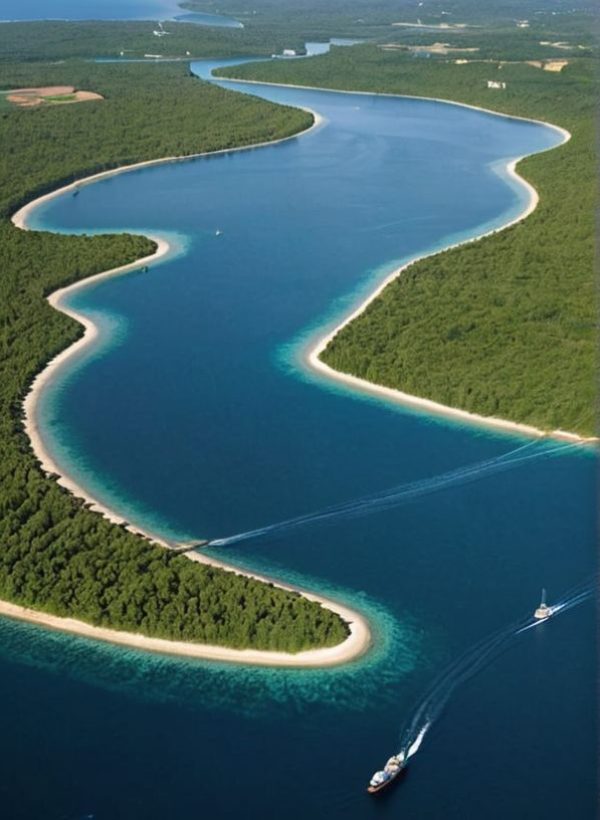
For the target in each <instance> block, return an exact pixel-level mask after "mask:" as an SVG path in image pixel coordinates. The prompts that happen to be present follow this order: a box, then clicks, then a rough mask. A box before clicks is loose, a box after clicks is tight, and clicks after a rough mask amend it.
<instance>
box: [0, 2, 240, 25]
mask: <svg viewBox="0 0 600 820" xmlns="http://www.w3.org/2000/svg"><path fill="white" fill-rule="evenodd" d="M0 20H2V21H7V20H12V21H17V20H20V21H24V20H180V21H181V22H184V23H197V24H198V25H205V26H219V27H221V26H222V27H226V28H240V27H242V24H241V23H239V22H238V21H237V20H233V19H232V18H231V17H224V16H223V15H219V14H204V13H200V12H198V13H195V12H189V11H187V10H186V9H182V8H181V6H180V5H179V4H178V3H177V2H176V0H102V2H101V3H94V5H93V10H89V5H88V4H87V3H86V2H85V0H50V2H49V0H3V2H2V4H0Z"/></svg>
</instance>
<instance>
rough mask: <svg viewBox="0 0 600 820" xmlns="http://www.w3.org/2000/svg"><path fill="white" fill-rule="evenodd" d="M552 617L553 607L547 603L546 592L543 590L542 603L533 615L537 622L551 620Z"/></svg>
mask: <svg viewBox="0 0 600 820" xmlns="http://www.w3.org/2000/svg"><path fill="white" fill-rule="evenodd" d="M551 615H552V607H550V606H548V604H547V603H546V590H545V589H543V590H542V600H541V601H540V605H539V606H538V608H537V609H536V610H535V612H534V613H533V617H534V618H535V619H536V621H545V620H546V618H549V617H550V616H551Z"/></svg>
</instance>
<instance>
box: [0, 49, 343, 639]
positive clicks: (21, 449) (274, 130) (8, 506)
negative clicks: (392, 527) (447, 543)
mask: <svg viewBox="0 0 600 820" xmlns="http://www.w3.org/2000/svg"><path fill="white" fill-rule="evenodd" d="M1 82H2V85H4V86H5V87H11V86H12V87H17V86H20V85H41V84H63V83H64V84H73V85H76V86H77V87H80V88H86V89H93V90H97V91H99V92H100V93H101V94H103V95H104V96H105V100H103V101H98V102H90V103H85V104H82V105H74V106H65V107H61V108H52V107H46V108H39V109H16V108H15V109H12V108H11V109H8V108H4V109H2V111H1V112H0V140H1V142H2V145H3V146H4V150H3V152H2V154H1V155H0V192H1V194H0V197H1V199H0V247H1V249H2V250H1V260H0V598H1V599H4V600H8V601H12V602H14V603H17V604H20V605H23V606H27V607H32V608H35V609H38V610H42V611H45V612H50V613H53V614H55V615H60V616H68V617H74V618H78V619H81V620H84V621H87V622H89V623H91V624H95V625H100V626H106V627H111V628H114V629H123V630H129V631H134V632H142V633H144V634H146V635H149V636H156V637H161V638H169V639H176V640H188V641H198V642H209V643H215V644H221V645H224V646H230V647H236V648H246V647H252V648H256V649H269V650H283V651H288V652H298V651H300V650H303V649H307V648H313V647H320V646H330V645H335V644H337V643H339V642H341V641H342V640H343V639H344V638H345V637H346V635H347V634H348V627H347V625H346V624H345V623H344V622H343V621H342V620H341V619H340V618H339V617H338V616H337V615H336V614H334V613H333V612H331V611H329V610H326V609H324V608H323V607H321V606H320V605H319V604H317V603H313V602H310V601H307V600H306V599H305V598H303V597H302V596H300V595H298V594H295V593H293V592H287V591H284V590H281V589H278V588H276V587H274V586H272V585H270V584H265V583H260V582H258V581H255V580H252V579H249V578H246V577H244V576H241V575H238V574H235V573H230V572H226V571H224V570H220V569H215V568H212V567H208V566H204V565H201V564H198V563H195V562H192V561H189V560H188V559H186V558H184V557H182V556H177V555H175V554H173V553H169V552H168V551H166V550H164V549H162V548H161V547H159V546H157V545H156V544H153V543H151V542H149V541H147V540H145V539H143V538H142V537H138V536H136V535H134V534H132V533H130V532H129V531H127V530H126V529H124V528H123V527H121V526H117V525H115V524H112V523H110V522H109V521H108V520H106V519H105V518H103V517H102V516H101V515H99V514H97V513H94V512H92V511H90V510H89V509H88V508H87V506H86V504H85V503H83V502H82V501H80V500H78V499H76V498H74V497H73V496H72V495H71V494H70V493H68V492H67V491H66V490H64V489H63V488H61V487H60V486H59V485H58V484H57V483H56V481H55V480H53V478H52V477H51V476H50V477H49V476H46V475H45V474H44V473H43V472H42V470H41V469H40V465H39V463H38V462H37V460H36V458H35V456H34V454H33V452H32V450H31V446H30V442H29V440H28V438H27V437H26V435H25V432H24V429H23V409H22V401H23V398H24V396H25V395H26V393H27V391H28V389H29V386H30V385H31V383H32V380H33V378H34V377H35V375H36V374H37V373H38V372H39V371H40V370H41V369H42V368H43V367H44V365H45V364H46V363H47V362H48V361H49V360H50V359H51V358H53V357H54V356H55V355H56V354H57V353H58V352H59V351H61V350H63V349H64V348H65V347H66V346H68V345H69V344H71V343H72V342H73V341H74V340H75V339H77V338H78V337H79V336H80V334H81V332H82V328H81V326H80V325H78V324H77V323H75V322H74V321H72V320H71V319H69V318H68V317H66V316H65V315H64V314H61V313H59V312H57V311H56V310H53V309H52V308H50V307H49V305H48V304H47V302H46V300H45V297H46V296H47V295H48V294H49V293H51V292H52V291H54V290H56V289H57V288H59V287H62V286H65V285H67V284H70V283H72V282H74V281H77V280H79V279H83V278H85V277H87V276H90V275H92V274H94V273H97V272H100V271H102V270H108V269H110V268H114V267H116V266H118V265H122V264H125V263H127V262H131V261H134V260H135V259H137V258H140V257H142V256H145V255H147V254H148V253H150V252H152V250H153V249H154V247H155V245H154V243H153V242H151V241H150V240H148V239H146V238H144V237H141V236H133V235H118V236H101V235H97V236H61V235H58V234H52V233H47V232H38V231H27V232H25V231H21V230H18V229H17V228H15V227H14V226H13V225H12V223H11V222H10V219H9V215H10V214H11V213H12V212H13V211H14V209H15V208H16V207H17V206H18V205H20V204H21V203H23V202H25V201H26V200H29V199H31V198H32V197H33V196H34V195H35V194H39V193H40V192H42V191H46V190H50V189H52V188H55V187H57V186H58V185H59V184H60V183H63V182H66V181H70V180H74V179H77V178H80V177H83V176H85V175H87V174H89V173H92V172H94V171H99V170H102V169H105V168H110V167H114V166H117V165H121V164H123V163H128V162H135V161H140V160H144V159H151V158H155V157H160V156H163V155H174V154H191V153H196V152H203V151H207V150H215V149H220V148H227V147H230V146H233V145H243V144H247V143H254V142H258V141H262V140H265V139H272V138H278V137H284V136H287V135H289V134H291V133H295V132H297V131H299V130H301V129H303V128H306V127H307V126H308V125H310V123H311V121H312V117H311V115H309V114H306V113H305V112H303V111H297V110H295V109H286V108H283V107H280V106H275V105H272V104H270V103H267V102H263V101H260V100H258V99H256V98H250V97H242V96H241V95H236V94H234V93H231V92H228V91H223V90H222V89H219V88H216V87H214V86H211V85H208V84H205V83H201V82H199V81H198V80H196V79H193V78H192V77H190V76H189V74H188V70H187V67H186V66H183V65H179V64H177V65H176V64H171V65H162V66H154V65H152V66H148V65H95V64H88V63H86V64H83V63H77V62H71V63H65V64H63V65H54V66H49V65H48V66H43V67H42V66H36V65H29V64H24V63H21V64H11V65H5V66H4V67H3V70H2V78H1Z"/></svg>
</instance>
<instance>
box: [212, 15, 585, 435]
mask: <svg viewBox="0 0 600 820" xmlns="http://www.w3.org/2000/svg"><path fill="white" fill-rule="evenodd" d="M540 36H543V35H539V34H538V35H537V40H536V33H535V32H533V31H527V32H526V33H525V35H521V34H517V33H516V32H515V31H514V30H513V32H511V33H510V35H504V36H502V35H501V34H496V35H495V36H494V38H493V42H492V38H491V35H490V33H489V32H487V33H486V32H482V33H479V32H477V31H474V33H472V34H470V35H469V38H468V39H466V38H464V37H462V36H461V37H457V36H454V37H452V35H451V34H448V33H445V34H444V40H449V41H450V43H451V46H452V47H457V48H459V49H460V47H462V46H468V47H470V48H475V49H477V48H478V49H479V51H478V52H477V53H476V54H474V53H473V52H468V53H466V54H464V53H460V52H459V53H456V54H452V55H451V56H448V54H446V55H440V54H439V53H435V52H427V50H425V51H419V52H418V53H415V52H411V51H408V50H407V49H406V48H405V47H404V46H402V45H400V44H398V43H396V44H393V47H387V48H382V47H381V46H377V45H362V46H354V47H353V48H352V49H344V48H334V49H332V52H331V53H330V54H329V55H325V56H321V57H315V58H311V59H310V60H304V61H290V62H284V61H277V62H273V63H255V64H251V65H245V66H236V67H234V68H229V69H226V70H221V71H220V72H219V73H220V74H221V75H223V76H230V77H233V76H235V77H237V78H241V79H251V80H259V81H267V82H279V83H290V84H297V85H306V86H316V87H324V88H335V89H342V90H356V91H371V92H381V93H393V94H408V95H417V96H424V97H434V98H442V99H447V100H453V101H458V102H463V103H467V104H470V105H476V106H482V107H485V108H488V109H493V110H495V111H498V112H502V113H506V114H514V115H518V116H523V117H529V118H533V119H539V120H544V121H546V122H550V123H554V124H556V125H559V126H562V127H563V128H565V129H567V130H568V131H569V132H570V133H571V135H572V138H571V140H570V141H569V142H567V143H565V144H564V145H561V146H560V147H558V148H555V149H553V150H552V151H549V152H547V153H543V154H538V155H536V156H533V157H530V158H527V159H526V160H524V161H522V162H521V163H519V173H520V174H521V175H522V176H523V177H524V178H526V179H527V180H528V181H529V182H530V183H531V184H532V185H533V186H534V187H535V188H536V189H537V191H538V193H539V195H540V202H539V204H538V207H537V209H536V210H535V212H534V213H533V214H532V215H530V216H529V217H528V218H527V219H526V220H525V221H524V222H522V223H519V224H517V225H514V226H513V227H511V228H508V229H506V230H504V231H502V232H500V233H498V234H496V235H493V236H488V237H486V238H484V239H482V240H480V241H478V242H475V243H471V244H468V245H464V246H462V247H460V248H457V249H453V250H448V251H446V252H443V253H440V254H437V255H436V256H433V257H430V258H428V259H423V260H421V261H419V262H416V263H415V264H413V265H412V266H410V267H409V268H408V269H407V270H405V271H404V272H403V273H402V274H401V276H400V277H399V278H398V279H396V280H395V281H394V282H392V283H391V284H390V285H388V287H387V288H386V289H385V290H384V291H383V293H382V294H381V295H380V296H379V297H378V298H377V299H376V300H375V301H374V302H372V303H371V304H370V305H369V306H368V308H367V309H366V310H365V311H364V312H363V313H362V314H361V315H360V316H358V317H357V318H356V319H354V320H353V321H352V322H351V323H349V324H348V325H346V326H345V327H344V328H343V329H342V330H341V331H340V332H339V333H338V334H337V335H336V336H335V338H334V339H333V340H332V341H331V342H330V344H329V346H328V347H327V348H326V350H325V351H324V352H323V353H322V354H321V357H322V359H323V360H324V361H325V363H326V364H328V365H330V366H331V367H333V368H334V369H336V370H338V371H341V372H344V373H348V374H351V375H355V376H358V377H360V378H363V379H366V380H368V381H370V382H373V383H377V384H380V385H385V386H387V387H391V388H396V389H399V390H401V391H403V392H405V393H409V394H412V395H416V396H420V397H423V398H427V399H431V400H433V401H435V402H438V403H440V404H443V405H447V406H451V407H456V408H460V409H462V410H466V411H469V412H471V413H476V414H480V415H483V416H495V417H500V418H504V419H508V420H511V421H515V422H519V423H525V424H529V425H533V426H535V427H537V428H541V429H544V430H554V429H558V428H560V429H563V430H569V431H572V432H575V433H578V434H580V435H583V436H590V435H593V434H594V433H595V429H596V428H595V422H596V404H597V387H596V373H597V356H596V348H597V315H596V313H597V301H596V285H595V279H594V213H595V209H596V201H597V183H596V180H597V160H596V132H595V115H596V110H597V109H596V98H595V93H596V86H595V77H596V72H597V60H596V56H595V55H593V54H591V52H589V51H588V52H585V51H584V52H582V51H581V49H579V50H578V47H577V46H574V48H573V49H559V50H557V49H556V48H555V49H550V50H549V49H548V48H546V50H545V51H544V47H543V46H540V43H539V38H540ZM546 36H547V35H546ZM427 38H428V39H427ZM396 39H398V38H396ZM420 40H421V42H431V41H432V37H431V35H427V34H423V33H422V34H421V35H420ZM534 41H535V48H533V51H532V56H533V57H535V58H536V59H537V60H538V61H539V57H540V51H541V52H542V54H544V55H546V56H547V57H561V58H563V59H564V61H565V63H566V65H565V66H564V67H563V68H562V70H560V71H558V70H545V69H544V65H545V64H544V63H541V64H537V65H536V64H535V61H532V63H533V64H530V63H529V62H527V61H525V60H524V57H526V55H527V48H528V46H527V44H528V43H529V44H532V43H533V42H534ZM575 42H581V41H575ZM582 53H583V54H584V56H580V55H581V54H582ZM415 54H417V56H415ZM499 54H504V59H503V60H501V61H499V58H498V55H499ZM423 56H425V58H426V59H422V57H423ZM418 57H421V59H418ZM467 58H469V59H467ZM490 79H491V80H492V81H495V80H501V81H502V82H504V83H505V84H506V87H505V88H501V89H489V88H488V87H487V82H488V80H490Z"/></svg>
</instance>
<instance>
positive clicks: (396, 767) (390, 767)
mask: <svg viewBox="0 0 600 820" xmlns="http://www.w3.org/2000/svg"><path fill="white" fill-rule="evenodd" d="M406 762H407V761H406V757H405V756H404V753H403V752H400V754H397V755H393V756H392V757H390V759H389V760H388V762H387V763H386V764H385V766H384V767H383V769H382V770H381V771H379V772H375V774H374V775H373V777H372V778H371V780H370V781H369V785H368V787H367V791H368V792H369V794H377V793H378V792H380V791H383V789H387V787H388V786H390V785H391V784H392V783H393V782H394V781H395V780H396V778H397V777H398V776H399V775H400V774H402V772H403V771H404V770H405V768H406Z"/></svg>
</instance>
